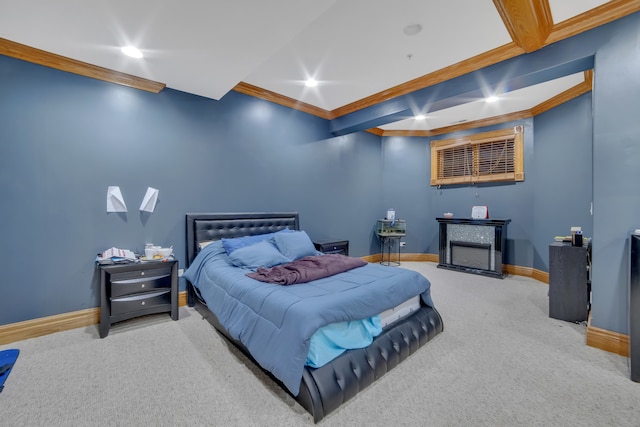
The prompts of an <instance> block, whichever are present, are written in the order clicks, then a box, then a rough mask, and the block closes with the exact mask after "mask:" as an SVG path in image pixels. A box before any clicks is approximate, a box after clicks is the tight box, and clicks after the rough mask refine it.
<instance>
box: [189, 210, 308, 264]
mask: <svg viewBox="0 0 640 427" xmlns="http://www.w3.org/2000/svg"><path fill="white" fill-rule="evenodd" d="M287 227H288V228H289V229H291V230H299V227H300V225H299V222H298V213H297V212H275V213H272V212H257V213H188V214H187V233H186V234H187V260H186V261H187V262H186V266H187V267H188V266H189V265H191V262H192V261H193V259H194V258H195V257H196V255H197V254H198V251H199V249H200V246H199V243H201V242H206V241H209V240H220V239H222V238H227V239H228V238H233V237H241V236H251V235H254V234H265V233H273V232H275V231H280V230H283V229H285V228H287Z"/></svg>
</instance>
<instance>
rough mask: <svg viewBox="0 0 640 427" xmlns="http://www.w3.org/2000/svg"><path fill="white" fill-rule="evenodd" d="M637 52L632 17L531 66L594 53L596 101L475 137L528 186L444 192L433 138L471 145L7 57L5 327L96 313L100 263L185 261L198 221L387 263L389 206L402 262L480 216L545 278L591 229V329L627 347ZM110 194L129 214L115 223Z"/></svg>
mask: <svg viewBox="0 0 640 427" xmlns="http://www.w3.org/2000/svg"><path fill="white" fill-rule="evenodd" d="M639 38H640V14H638V13H636V14H634V15H630V16H628V17H626V18H623V19H621V20H619V21H616V22H614V23H611V24H608V25H606V26H604V27H600V28H597V29H595V30H592V31H591V32H588V33H584V34H582V35H579V36H576V37H574V38H572V39H569V40H567V41H566V42H567V43H566V44H565V43H564V41H563V42H559V43H556V44H554V45H551V46H549V47H547V48H544V49H542V50H541V51H539V52H537V53H536V54H537V55H541V57H542V56H544V54H545V52H549V55H551V56H553V57H554V58H555V57H561V55H560V54H561V52H562V50H563V49H565V50H568V49H575V48H576V46H578V43H582V45H580V46H581V47H580V49H581V52H584V54H585V55H586V54H589V52H591V51H593V55H595V64H596V65H595V86H594V90H593V94H587V95H583V96H581V97H579V98H577V99H575V100H573V101H570V102H568V103H566V104H564V105H562V106H559V107H556V108H554V109H553V110H550V111H548V112H546V113H544V114H542V115H540V116H538V117H536V118H533V119H527V120H523V121H518V122H513V123H506V124H503V125H496V126H491V127H487V128H483V129H477V130H474V131H473V132H484V131H488V130H492V129H501V128H504V127H507V126H514V125H523V126H524V127H525V181H524V182H520V183H512V184H501V185H478V186H472V187H447V188H442V189H438V188H435V187H431V186H430V185H429V177H430V165H429V148H428V147H429V142H430V140H431V139H446V138H452V137H456V136H460V135H462V134H463V133H456V134H449V135H442V136H439V137H437V138H414V137H412V138H409V137H405V138H402V137H394V138H386V137H384V138H381V137H378V136H376V135H373V134H370V133H367V132H360V133H355V134H350V135H346V136H341V137H332V136H331V134H330V132H329V123H328V122H327V121H325V120H323V119H320V118H317V117H314V116H310V115H307V114H304V113H301V112H298V111H294V110H291V109H288V108H286V107H282V106H279V105H276V104H272V103H269V102H266V101H262V100H259V99H255V98H252V97H248V96H245V95H242V94H239V93H235V92H230V93H229V94H228V95H227V96H225V97H224V98H223V99H222V100H221V101H213V100H209V99H205V98H201V97H197V96H193V95H189V94H185V93H181V92H178V91H174V90H170V89H165V90H164V91H162V92H161V93H160V94H150V93H146V92H142V91H138V90H135V89H130V88H125V87H122V86H118V85H114V84H109V83H106V82H100V81H96V80H92V79H89V78H85V77H81V76H76V75H73V74H68V73H64V72H60V71H56V70H52V69H48V68H45V67H41V66H38V65H34V64H29V63H25V62H23V61H20V60H16V59H12V58H8V57H3V56H0V150H1V151H0V199H1V200H2V206H3V209H2V213H1V214H0V224H1V225H0V227H1V228H0V233H1V234H0V235H2V242H3V245H2V246H1V249H0V257H2V259H3V273H4V274H3V280H2V284H1V286H2V297H1V298H0V325H2V324H8V323H13V322H18V321H22V320H28V319H33V318H38V317H43V316H49V315H54V314H59V313H65V312H71V311H76V310H81V309H84V308H91V307H96V306H98V295H97V289H98V287H97V280H96V274H95V269H94V265H93V259H94V256H95V254H96V253H97V252H99V251H101V250H103V249H106V248H108V247H111V246H117V247H125V248H130V249H134V250H141V249H142V247H143V245H144V243H145V242H149V241H151V242H154V243H156V244H161V245H173V246H174V248H175V249H176V255H177V256H178V258H179V259H180V261H181V264H183V260H184V215H185V213H187V212H203V211H218V212H229V211H290V210H296V211H299V212H300V218H301V225H302V227H303V228H304V229H306V230H307V231H308V232H309V234H310V235H311V236H312V237H318V238H320V237H335V238H344V239H349V240H350V249H351V254H352V255H356V256H362V255H368V254H371V253H377V252H379V247H378V242H377V240H376V239H375V236H374V234H373V229H374V225H375V220H376V219H378V218H380V217H381V216H383V215H384V213H385V212H386V210H387V209H388V208H394V209H396V211H397V213H398V216H399V217H400V218H403V219H406V220H407V224H408V229H409V234H408V236H407V239H406V241H407V247H406V248H405V251H406V252H408V253H432V254H435V253H437V227H436V222H435V220H434V218H435V217H436V216H440V215H441V214H442V213H443V212H445V211H451V212H454V213H456V214H459V215H468V214H469V212H470V209H471V206H472V205H475V204H483V205H484V204H486V205H488V206H489V211H490V214H491V216H493V217H503V218H511V219H512V221H513V222H512V223H511V224H510V225H509V233H508V234H509V242H508V247H507V262H508V263H509V264H513V265H518V266H523V267H532V268H537V269H540V270H543V271H546V270H547V269H548V254H547V251H548V244H549V243H550V241H551V239H552V238H553V236H555V235H558V234H564V233H567V231H568V228H569V227H570V226H572V225H581V226H582V227H583V229H584V230H585V234H586V235H590V234H591V233H592V235H593V238H594V267H593V273H594V275H593V319H592V324H593V325H594V326H597V327H601V328H604V329H610V330H613V331H617V332H621V333H626V331H627V325H626V320H625V319H626V304H627V299H626V271H627V268H628V265H627V261H626V257H627V255H628V254H627V251H628V248H627V247H626V240H627V234H628V232H629V231H630V230H632V229H634V228H638V227H640V223H639V221H638V212H639V211H640V209H639V208H640V198H638V195H637V194H636V193H635V186H636V183H637V182H638V178H639V172H638V171H639V170H640V169H638V168H637V165H638V164H640V150H639V149H638V136H639V135H640V128H639V126H640V123H639V122H638V120H637V112H638V111H640V107H639V104H640V87H639V85H640V82H639V81H638V79H637V77H636V76H637V75H639V74H640V66H639V61H640V54H639V48H638V46H640V42H639ZM512 61H513V62H514V64H517V63H518V58H514V59H513V60H512ZM465 133H469V132H465ZM590 163H593V167H591V166H590ZM591 182H592V184H591ZM109 185H119V186H120V187H121V189H122V191H123V195H124V198H125V201H126V203H127V205H128V208H129V212H127V213H126V214H113V213H111V214H107V213H106V212H105V210H106V202H105V198H106V190H107V187H108V186H109ZM148 186H151V187H155V188H158V189H159V190H160V196H159V202H158V205H157V207H156V211H155V212H154V213H153V214H145V213H141V212H140V211H139V210H138V208H139V205H140V202H141V200H142V197H143V195H144V193H145V191H146V188H147V187H148ZM592 200H593V210H594V215H593V219H592V217H591V215H590V213H589V210H590V206H591V201H592ZM181 267H184V265H182V266H181ZM470 277H473V276H470ZM181 285H184V284H181Z"/></svg>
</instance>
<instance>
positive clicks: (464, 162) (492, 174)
mask: <svg viewBox="0 0 640 427" xmlns="http://www.w3.org/2000/svg"><path fill="white" fill-rule="evenodd" d="M523 144H524V135H523V128H522V126H516V127H514V128H512V129H503V130H499V131H494V132H487V133H482V134H477V135H472V136H468V137H464V138H459V139H447V140H440V141H431V185H448V184H475V183H480V182H496V181H524V154H523Z"/></svg>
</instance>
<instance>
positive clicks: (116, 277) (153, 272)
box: [109, 263, 171, 283]
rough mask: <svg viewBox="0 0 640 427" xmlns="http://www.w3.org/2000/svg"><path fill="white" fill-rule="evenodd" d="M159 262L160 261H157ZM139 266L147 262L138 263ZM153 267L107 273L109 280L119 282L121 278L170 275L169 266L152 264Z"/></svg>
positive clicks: (130, 278)
mask: <svg viewBox="0 0 640 427" xmlns="http://www.w3.org/2000/svg"><path fill="white" fill-rule="evenodd" d="M159 264H161V263H159ZM138 265H139V266H140V267H142V266H145V267H146V265H148V264H146V265H145V264H138ZM153 267H155V268H147V269H145V270H142V269H139V270H130V271H122V272H113V273H110V274H109V281H110V282H111V283H113V282H120V281H123V280H132V279H145V278H149V277H160V276H168V275H171V266H168V267H165V266H162V267H158V266H155V265H154V266H153Z"/></svg>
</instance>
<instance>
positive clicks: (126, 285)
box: [111, 272, 171, 298]
mask: <svg viewBox="0 0 640 427" xmlns="http://www.w3.org/2000/svg"><path fill="white" fill-rule="evenodd" d="M170 287H171V274H170V272H168V273H167V274H166V275H164V276H150V275H149V276H144V277H137V278H135V279H125V280H113V276H112V278H111V298H116V297H121V296H123V295H131V294H138V293H141V292H148V291H153V290H154V289H163V288H165V289H169V288H170Z"/></svg>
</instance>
